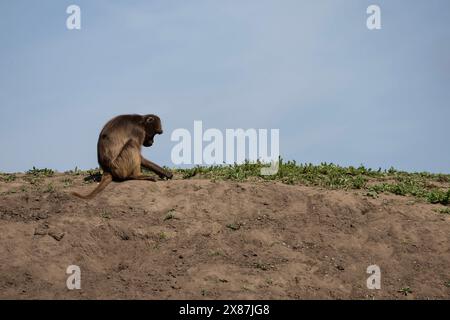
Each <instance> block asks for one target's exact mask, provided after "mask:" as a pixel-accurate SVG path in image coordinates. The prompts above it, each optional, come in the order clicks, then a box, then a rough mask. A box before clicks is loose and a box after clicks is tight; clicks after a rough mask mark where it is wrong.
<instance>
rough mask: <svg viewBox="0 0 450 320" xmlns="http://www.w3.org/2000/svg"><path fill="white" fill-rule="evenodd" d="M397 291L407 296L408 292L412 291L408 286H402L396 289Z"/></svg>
mask: <svg viewBox="0 0 450 320" xmlns="http://www.w3.org/2000/svg"><path fill="white" fill-rule="evenodd" d="M397 292H398V293H401V294H403V295H404V296H407V295H408V294H411V293H412V290H411V288H410V287H403V288H401V289H400V290H398V291H397Z"/></svg>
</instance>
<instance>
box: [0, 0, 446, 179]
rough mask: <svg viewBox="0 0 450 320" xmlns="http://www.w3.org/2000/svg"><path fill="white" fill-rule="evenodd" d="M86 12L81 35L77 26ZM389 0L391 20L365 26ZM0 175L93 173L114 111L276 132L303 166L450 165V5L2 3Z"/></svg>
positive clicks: (169, 126) (325, 0) (163, 142)
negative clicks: (41, 170) (72, 10)
mask: <svg viewBox="0 0 450 320" xmlns="http://www.w3.org/2000/svg"><path fill="white" fill-rule="evenodd" d="M70 4H77V5H79V6H80V7H81V18H82V29H81V30H77V31H69V30H67V29H66V25H65V22H66V18H67V16H68V15H67V14H66V8H67V7H68V6H69V5H70ZM371 4H378V5H379V6H380V7H381V15H382V29H381V30H377V31H369V30H368V29H367V28H366V19H367V14H366V8H367V7H368V6H369V5H371ZM0 14H1V18H0V41H1V47H0V145H1V150H2V154H1V155H0V171H4V172H13V171H24V170H27V169H29V168H31V167H32V166H37V167H49V168H54V169H57V170H60V171H63V170H68V169H73V168H75V166H78V167H79V168H84V169H86V168H92V167H96V166H97V163H96V157H97V156H96V143H97V141H96V140H97V136H98V133H99V131H100V129H101V127H102V126H103V124H104V123H105V122H106V121H107V120H109V118H111V117H113V116H115V115H117V114H126V113H143V114H145V113H155V114H158V115H160V117H161V118H162V120H163V127H164V130H165V134H164V135H162V136H158V137H157V138H156V139H155V145H154V146H153V147H151V148H144V151H143V153H144V155H145V156H146V157H148V158H149V159H152V160H154V161H156V162H158V163H160V164H164V165H169V166H171V161H170V151H171V149H172V147H173V146H174V145H175V144H176V143H175V142H171V141H170V133H171V132H172V131H173V130H174V129H176V128H187V129H189V130H192V128H193V121H194V120H202V121H203V127H204V128H205V129H206V128H219V129H225V128H268V129H270V128H279V129H280V152H281V155H282V156H283V158H285V159H295V160H296V161H297V162H312V163H320V162H334V163H338V164H341V165H359V164H364V165H367V166H369V167H373V168H378V167H382V168H389V167H390V166H394V167H396V168H399V169H404V170H413V171H432V172H446V173H450V147H449V136H450V126H449V119H450V103H449V99H450V2H449V1H448V0H428V1H425V0H421V1H409V0H408V1H407V0H402V1H400V0H398V1H381V0H380V1H375V0H372V1H364V0H320V1H313V0H308V1H300V0H281V1H276V0H270V1H269V0H245V1H242V0H240V1H238V0H227V1H225V0H220V1H219V0H202V1H200V0H189V1H181V0H178V1H170V0H164V1H163V0H160V1H138V0H135V1H125V0H122V1H113V0H110V1H106V0H95V1H81V0H79V1H61V0H57V1H56V0H54V1H50V0H42V1H39V2H38V1H23V0H15V1H1V2H0Z"/></svg>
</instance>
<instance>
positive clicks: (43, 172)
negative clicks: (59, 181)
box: [26, 167, 55, 177]
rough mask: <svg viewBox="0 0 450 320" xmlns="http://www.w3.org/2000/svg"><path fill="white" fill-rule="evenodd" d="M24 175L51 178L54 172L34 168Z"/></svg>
mask: <svg viewBox="0 0 450 320" xmlns="http://www.w3.org/2000/svg"><path fill="white" fill-rule="evenodd" d="M26 173H27V174H29V175H33V176H44V177H51V176H53V175H54V174H55V171H53V170H52V169H48V168H44V169H38V168H36V167H33V169H30V170H28V171H27V172H26Z"/></svg>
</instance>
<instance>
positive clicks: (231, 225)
mask: <svg viewBox="0 0 450 320" xmlns="http://www.w3.org/2000/svg"><path fill="white" fill-rule="evenodd" d="M227 228H228V229H231V230H233V231H236V230H239V229H240V228H241V224H240V223H229V224H227Z"/></svg>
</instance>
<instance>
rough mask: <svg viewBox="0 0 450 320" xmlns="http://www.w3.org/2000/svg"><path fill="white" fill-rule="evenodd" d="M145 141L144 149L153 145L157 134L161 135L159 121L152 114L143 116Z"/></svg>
mask: <svg viewBox="0 0 450 320" xmlns="http://www.w3.org/2000/svg"><path fill="white" fill-rule="evenodd" d="M144 127H145V139H144V143H143V145H144V147H150V146H151V145H152V144H153V138H154V137H155V135H157V134H162V133H163V130H162V126H161V119H159V117H158V116H155V115H154V114H149V115H146V116H144Z"/></svg>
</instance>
